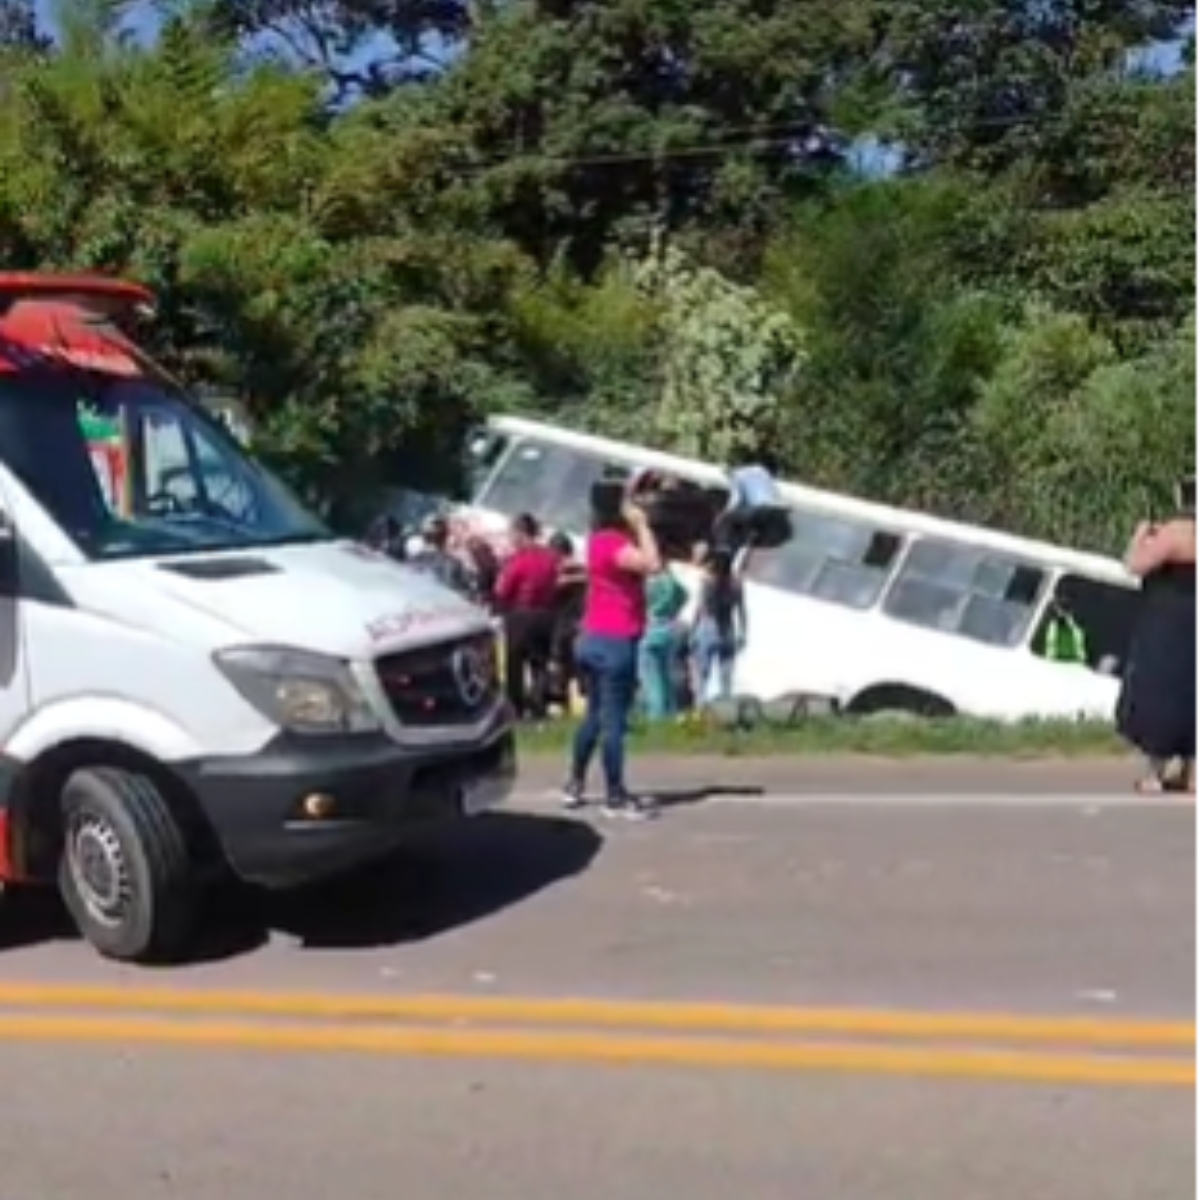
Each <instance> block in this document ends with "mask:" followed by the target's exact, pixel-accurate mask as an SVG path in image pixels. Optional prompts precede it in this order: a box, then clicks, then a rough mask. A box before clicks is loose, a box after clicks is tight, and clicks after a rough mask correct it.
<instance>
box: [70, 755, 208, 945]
mask: <svg viewBox="0 0 1200 1200" xmlns="http://www.w3.org/2000/svg"><path fill="white" fill-rule="evenodd" d="M62 817H63V825H62V828H63V841H62V851H61V854H60V857H59V869H58V884H59V890H60V892H61V893H62V898H63V902H64V904H65V905H66V907H67V909H68V911H69V912H70V914H71V917H72V918H73V920H74V921H75V924H76V925H77V926H78V928H79V932H80V933H81V934H82V935H83V937H84V938H85V939H86V940H87V941H88V942H90V943H91V945H92V946H93V948H94V949H95V950H96V951H98V952H99V953H100V954H102V955H103V956H104V957H105V958H112V959H116V960H118V961H121V962H152V961H163V960H169V959H174V958H177V957H180V956H181V955H182V954H184V953H185V952H186V949H187V946H188V944H189V942H190V937H191V934H192V932H193V930H194V928H195V923H196V918H197V915H198V906H199V900H198V895H197V888H196V880H195V873H194V871H193V866H192V862H191V857H190V855H189V852H188V845H187V839H186V836H185V834H184V831H183V829H182V828H181V826H180V824H179V821H178V820H177V819H176V817H175V814H174V813H173V812H172V810H171V806H170V805H169V803H168V802H167V800H166V798H165V797H164V796H163V794H162V792H161V791H160V790H159V788H158V787H157V785H156V784H155V783H154V781H153V780H151V779H149V778H147V777H146V776H144V775H138V774H133V773H132V772H129V771H125V770H121V769H119V768H115V767H96V768H90V769H86V770H81V771H76V772H75V773H74V774H73V775H72V776H71V777H70V778H69V779H68V780H67V782H66V785H65V786H64V788H63V793H62Z"/></svg>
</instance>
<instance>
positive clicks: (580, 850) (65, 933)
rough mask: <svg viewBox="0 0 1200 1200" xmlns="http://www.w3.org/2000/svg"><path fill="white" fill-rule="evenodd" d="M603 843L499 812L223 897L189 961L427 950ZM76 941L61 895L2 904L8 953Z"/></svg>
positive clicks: (563, 826)
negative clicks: (338, 865) (278, 940)
mask: <svg viewBox="0 0 1200 1200" xmlns="http://www.w3.org/2000/svg"><path fill="white" fill-rule="evenodd" d="M602 844H603V841H602V839H601V837H600V836H599V834H598V833H597V832H596V831H595V830H594V829H592V828H591V827H590V826H589V825H587V824H585V823H583V822H580V821H571V820H567V819H565V818H562V817H551V816H539V815H532V814H524V813H496V814H492V815H489V816H484V817H478V818H476V819H475V820H473V821H471V822H467V823H464V824H462V825H457V826H454V827H453V828H450V829H445V830H442V831H438V832H434V831H431V832H430V833H428V834H424V835H419V836H418V837H417V838H415V839H414V840H413V842H412V843H411V844H410V845H408V846H406V847H405V849H404V850H403V851H402V852H400V853H398V854H394V855H391V856H389V857H388V858H387V859H384V860H382V861H381V862H379V863H377V864H375V865H373V866H371V867H370V868H368V869H366V870H362V871H358V872H355V873H354V874H353V875H348V876H346V877H344V878H341V879H337V880H333V881H330V882H328V883H323V884H321V885H319V886H315V887H310V888H305V889H302V890H299V891H295V892H288V893H277V894H270V893H263V892H259V891H255V890H252V889H248V888H240V887H231V888H229V889H226V890H225V891H223V892H222V893H221V894H220V895H219V896H217V897H215V898H214V902H213V906H212V909H211V911H210V913H209V914H208V919H207V920H206V922H205V926H204V929H203V931H202V935H201V938H200V940H199V943H198V945H197V946H196V948H195V952H194V953H193V954H192V955H191V956H190V961H191V962H192V963H201V962H217V961H221V960H224V959H229V958H233V957H236V956H238V955H242V954H247V953H250V952H251V951H253V950H256V949H258V948H259V947H261V946H262V945H264V944H265V943H266V942H267V940H268V939H269V938H270V936H271V934H272V933H273V932H280V933H283V934H285V935H286V936H289V937H292V938H294V939H296V940H297V941H298V942H299V943H300V945H301V946H302V947H305V948H310V949H367V948H371V947H378V946H391V945H396V944H398V943H401V942H414V941H422V940H424V939H426V938H431V937H436V936H437V935H438V934H441V933H446V932H448V931H449V930H451V929H455V928H458V927H459V926H462V925H469V924H471V923H472V922H475V921H479V920H483V919H484V918H486V917H489V916H492V915H493V914H495V913H498V912H500V911H502V910H503V909H505V908H508V907H510V906H511V905H514V904H518V903H520V902H521V901H522V900H525V899H528V898H529V897H531V896H533V895H535V894H536V893H537V892H540V891H542V890H543V889H545V888H548V887H551V886H552V885H554V884H555V883H558V882H561V881H562V880H564V879H568V878H570V877H571V876H573V875H578V874H580V873H581V872H583V871H585V870H586V869H587V868H588V866H589V865H590V864H591V862H592V860H593V859H594V858H595V857H596V854H597V853H598V852H599V850H600V847H601V845H602ZM77 936H78V935H77V934H76V933H75V931H74V929H73V927H72V925H71V923H70V920H69V918H68V917H67V915H66V913H65V911H64V910H63V908H62V906H61V905H60V904H59V903H58V901H57V898H56V897H55V896H54V894H53V893H50V892H31V893H27V894H23V895H22V896H21V898H20V900H19V902H16V903H12V904H7V903H5V902H3V901H0V951H2V950H5V949H15V948H18V947H20V946H31V945H35V944H38V943H42V942H49V941H60V940H65V939H73V938H76V937H77Z"/></svg>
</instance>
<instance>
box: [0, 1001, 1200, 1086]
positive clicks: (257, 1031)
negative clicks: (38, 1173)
mask: <svg viewBox="0 0 1200 1200" xmlns="http://www.w3.org/2000/svg"><path fill="white" fill-rule="evenodd" d="M3 1040H11V1041H22V1042H32V1041H39V1042H52V1043H63V1042H75V1043H88V1042H91V1043H113V1042H119V1043H121V1044H123V1045H124V1046H126V1047H128V1046H131V1045H167V1046H193V1047H195V1046H207V1047H224V1048H236V1049H244V1050H265V1051H270V1050H275V1051H293V1052H294V1051H326V1052H330V1051H332V1052H342V1053H347V1052H352V1053H367V1054H376V1055H411V1056H433V1057H443V1058H502V1059H524V1060H535V1061H542V1062H554V1063H560V1064H572V1063H575V1064H578V1063H614V1064H618V1063H619V1064H626V1065H646V1066H650V1065H654V1066H678V1067H685V1066H686V1067H741V1068H753V1069H769V1070H785V1071H810V1072H835V1073H840V1074H853V1075H893V1076H898V1075H903V1076H910V1077H941V1078H958V1079H976V1080H995V1081H1013V1082H1026V1083H1056V1084H1076V1085H1084V1084H1107V1085H1140V1086H1143V1087H1195V1083H1196V1069H1195V1064H1194V1063H1193V1062H1186V1061H1179V1060H1174V1061H1173V1060H1168V1059H1153V1058H1151V1059H1145V1058H1144V1059H1121V1058H1099V1057H1094V1056H1086V1055H1053V1054H1020V1053H1015V1052H1012V1051H1009V1052H1005V1051H995V1050H993V1051H973V1050H958V1049H945V1048H934V1047H929V1048H922V1047H916V1046H907V1047H896V1046H890V1047H884V1046H861V1045H860V1046H855V1045H835V1044H817V1045H797V1044H794V1043H769V1042H745V1041H742V1042H739V1041H720V1040H715V1039H707V1040H706V1039H699V1038H669V1037H627V1036H619V1035H605V1034H588V1033H566V1032H552V1033H550V1032H547V1033H537V1032H530V1031H512V1030H465V1029H457V1030H454V1029H412V1028H408V1029H404V1028H395V1027H391V1028H387V1027H378V1026H375V1027H372V1026H363V1025H359V1026H329V1025H262V1024H255V1023H253V1022H246V1021H242V1022H238V1021H215V1020H190V1021H180V1020H170V1019H164V1018H161V1017H71V1016H50V1017H46V1016H11V1015H9V1016H0V1041H3Z"/></svg>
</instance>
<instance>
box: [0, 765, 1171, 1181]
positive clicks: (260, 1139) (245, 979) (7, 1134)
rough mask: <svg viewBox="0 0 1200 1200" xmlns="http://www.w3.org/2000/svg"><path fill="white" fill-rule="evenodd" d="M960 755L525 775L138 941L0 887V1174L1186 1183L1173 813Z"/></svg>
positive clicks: (1165, 806) (40, 1177)
mask: <svg viewBox="0 0 1200 1200" xmlns="http://www.w3.org/2000/svg"><path fill="white" fill-rule="evenodd" d="M782 782H783V784H785V785H786V783H787V781H786V779H785V780H783V781H782ZM1088 787H1094V783H1092V782H1091V781H1089V783H1088ZM994 788H995V781H994V778H993V781H992V783H991V784H990V786H984V784H983V782H980V783H979V784H978V785H977V786H975V787H974V788H970V789H968V788H964V789H963V793H964V794H963V796H962V798H961V800H960V799H959V798H957V797H956V796H955V794H954V793H952V792H949V791H946V790H942V791H940V792H937V789H931V792H930V794H928V795H924V796H923V795H921V794H911V795H910V796H909V798H908V799H904V798H899V797H897V796H894V795H893V796H886V797H880V798H878V799H877V800H873V799H872V798H870V797H867V796H863V795H856V796H855V795H850V796H844V797H841V798H833V797H830V798H826V797H825V796H824V795H822V794H819V793H812V792H810V791H809V790H808V789H807V788H806V787H805V786H804V785H803V784H802V783H800V782H797V784H796V785H794V787H793V788H792V789H791V791H790V792H788V795H787V798H785V799H782V800H780V801H778V802H776V801H772V800H764V799H759V798H756V797H754V796H752V795H747V796H744V797H742V798H740V799H729V800H720V799H718V800H716V801H708V802H704V803H678V804H674V805H671V806H670V807H669V808H668V809H667V811H666V812H664V814H663V817H662V819H661V820H659V821H657V822H654V823H652V824H648V825H638V826H625V825H617V826H611V825H606V824H603V825H602V824H601V823H600V822H598V821H596V820H594V819H593V818H591V817H590V816H584V817H582V818H568V817H565V816H563V815H561V814H558V813H557V812H554V811H553V810H552V808H551V806H550V804H549V802H548V799H547V797H545V796H544V795H542V794H541V792H540V791H539V788H538V787H534V786H532V785H530V786H529V788H528V790H529V792H530V794H529V796H528V797H526V798H525V800H524V801H523V803H522V805H521V806H520V807H521V811H514V812H512V813H509V814H505V815H503V816H495V817H492V818H489V819H487V820H486V821H481V822H479V823H477V824H476V825H475V826H474V827H473V828H471V829H470V830H467V831H465V832H464V833H463V834H462V835H460V836H459V837H457V838H455V839H445V838H443V839H439V840H438V841H437V842H430V843H429V844H427V845H422V846H419V847H415V848H414V850H413V852H412V853H411V854H410V855H407V856H405V857H404V858H403V859H401V860H399V861H397V862H396V863H393V864H389V865H388V866H387V867H385V868H381V869H380V870H378V871H376V872H373V873H372V874H371V875H369V876H367V877H363V878H360V879H358V880H356V881H353V882H351V883H347V884H343V885H340V886H338V887H336V888H329V889H324V890H323V891H322V892H320V893H317V894H313V895H309V896H305V897H302V898H298V899H293V900H291V901H289V902H286V903H281V902H278V901H276V902H273V903H266V902H254V903H253V905H252V906H250V907H247V904H246V901H245V900H244V899H239V901H238V905H237V909H238V911H237V912H236V913H232V912H231V913H230V914H228V916H229V918H230V919H227V920H224V921H222V922H220V923H219V924H218V927H217V928H216V929H215V930H214V936H213V937H212V938H211V939H210V944H209V945H208V946H207V947H206V957H207V961H204V962H201V963H198V964H197V965H195V966H192V967H188V968H186V969H182V970H180V969H175V970H172V971H170V972H147V971H134V970H131V969H122V968H117V967H114V966H112V965H109V964H104V963H101V962H99V961H98V960H97V959H95V958H94V957H93V956H92V954H91V952H90V951H89V950H87V949H86V948H85V947H82V946H80V945H78V944H77V943H74V942H72V941H70V940H68V939H66V938H63V937H59V936H58V935H59V930H58V927H57V925H56V923H55V922H54V921H53V920H52V919H51V917H52V914H48V915H47V920H46V921H45V922H44V923H40V924H39V923H34V922H31V921H30V920H29V919H27V918H23V919H22V922H21V923H20V927H11V926H10V927H5V928H4V934H5V936H6V937H7V939H8V941H9V943H10V944H9V948H8V949H7V950H6V952H5V954H4V955H3V957H2V958H0V1041H2V1046H0V1055H2V1056H3V1057H2V1061H3V1073H2V1075H0V1078H2V1079H3V1080H4V1081H5V1085H6V1087H7V1088H8V1095H7V1096H6V1099H5V1102H4V1110H3V1111H4V1115H5V1121H4V1122H3V1123H2V1124H0V1150H2V1151H3V1152H4V1161H5V1164H6V1165H5V1171H4V1176H3V1179H4V1184H3V1187H0V1196H2V1197H3V1200H10V1197H11V1198H12V1200H19V1198H20V1197H27V1196H36V1197H38V1198H39V1200H60V1198H62V1200H73V1198H74V1197H76V1196H78V1197H87V1200H108V1198H109V1197H111V1198H112V1200H118V1198H120V1200H128V1197H130V1196H136V1197H138V1200H151V1198H154V1197H158V1196H162V1197H168V1196H170V1197H187V1198H188V1200H210V1198H211V1200H241V1198H242V1197H245V1198H246V1200H261V1197H263V1196H264V1195H269V1194H271V1193H272V1192H273V1191H274V1192H276V1193H280V1194H282V1190H283V1189H287V1192H288V1194H289V1196H290V1197H291V1198H294V1200H324V1198H325V1197H333V1196H340V1195H343V1194H347V1195H352V1196H354V1197H357V1198H361V1200H374V1198H375V1197H380V1198H383V1197H389V1198H391V1197H403V1200H447V1198H452V1197H455V1196H465V1195H468V1194H478V1195H481V1196H483V1195H486V1196H487V1198H488V1200H505V1198H507V1197H510V1196H511V1197H514V1198H516V1197H521V1198H522V1200H552V1198H553V1200H560V1198H561V1197H562V1196H564V1195H570V1196H572V1197H574V1198H575V1200H665V1198H667V1197H671V1196H675V1195H679V1196H684V1195H687V1196H689V1197H692V1198H697V1200H728V1198H729V1197H732V1196H742V1197H745V1198H746V1200H776V1198H778V1200H796V1198H797V1197H798V1196H803V1197H804V1198H805V1200H810V1198H811V1200H840V1198H841V1197H846V1198H847V1200H885V1198H886V1200H893V1198H896V1197H909V1196H920V1197H922V1198H923V1200H926V1198H928V1200H967V1198H969V1200H989V1198H990V1197H993V1196H994V1197H997V1198H999V1197H1003V1198H1004V1200H1012V1197H1021V1200H1037V1198H1039V1197H1047V1198H1052V1200H1075V1198H1076V1197H1078V1198H1079V1200H1084V1198H1085V1197H1086V1198H1087V1200H1108V1198H1109V1197H1111V1198H1112V1200H1129V1198H1130V1197H1133V1196H1136V1197H1137V1198H1138V1200H1155V1198H1156V1197H1163V1198H1164V1200H1176V1198H1177V1197H1181V1196H1183V1195H1190V1194H1191V1192H1190V1191H1186V1190H1185V1189H1189V1188H1192V1187H1193V1186H1194V1182H1193V1180H1194V1156H1195V1149H1194V1099H1193V1088H1192V1083H1193V1077H1194V1071H1193V1065H1192V1054H1193V1047H1192V1042H1193V1039H1194V1032H1193V1018H1194V961H1193V947H1194V895H1195V893H1194V845H1195V836H1194V814H1193V810H1192V808H1191V807H1190V805H1185V804H1179V803H1177V802H1166V803H1138V804H1135V803H1130V802H1128V801H1127V800H1125V799H1124V798H1122V797H1120V796H1119V795H1117V794H1116V791H1115V789H1113V792H1112V793H1111V794H1110V793H1108V792H1106V793H1104V794H1100V793H1096V794H1087V793H1086V792H1085V791H1084V790H1083V788H1082V785H1080V786H1077V787H1076V788H1075V789H1073V790H1074V791H1075V793H1076V794H1074V795H1066V794H1064V795H1060V796H1058V797H1055V798H1046V797H1038V796H1037V795H1035V794H1033V793H1032V792H1030V791H1029V790H1028V789H1026V790H1025V791H1024V793H1023V794H1022V795H1021V796H1019V797H1016V798H1015V800H1014V801H1011V802H1005V801H1002V800H1000V799H992V798H988V796H987V793H988V792H989V791H991V790H994ZM773 790H775V791H777V792H779V791H781V790H782V789H781V784H780V781H779V780H774V781H773ZM822 790H825V789H822ZM829 790H834V789H829ZM1063 790H1064V791H1069V790H1072V789H1066V788H1064V789H1063ZM935 792H936V793H937V794H936V795H935V794H934V793H935ZM968 792H969V793H971V794H970V795H968V794H967V793H968ZM676 798H677V799H681V800H682V799H694V798H695V797H694V796H690V797H689V796H686V795H684V793H683V789H680V790H679V794H678V795H677V796H676ZM2 913H3V910H2V909H0V915H2Z"/></svg>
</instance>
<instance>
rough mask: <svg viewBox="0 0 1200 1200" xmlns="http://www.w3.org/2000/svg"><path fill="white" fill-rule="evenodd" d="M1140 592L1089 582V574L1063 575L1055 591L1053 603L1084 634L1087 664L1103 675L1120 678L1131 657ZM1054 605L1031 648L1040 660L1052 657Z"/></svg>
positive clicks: (1115, 584) (1040, 623) (1114, 585)
mask: <svg viewBox="0 0 1200 1200" xmlns="http://www.w3.org/2000/svg"><path fill="white" fill-rule="evenodd" d="M1140 595H1141V594H1140V593H1139V592H1138V590H1137V589H1136V588H1133V587H1123V586H1121V585H1120V584H1117V583H1107V582H1102V581H1101V580H1099V579H1090V578H1088V577H1087V576H1086V575H1063V576H1062V577H1061V578H1060V579H1059V581H1058V583H1057V584H1056V585H1055V588H1054V600H1055V601H1057V602H1058V604H1059V606H1060V607H1061V610H1062V612H1063V613H1064V614H1065V615H1066V616H1068V617H1070V618H1071V619H1072V620H1074V621H1075V622H1076V623H1077V624H1078V625H1079V627H1080V629H1081V630H1082V631H1083V639H1084V649H1085V650H1086V652H1087V663H1088V666H1089V667H1091V669H1092V670H1093V671H1098V672H1100V673H1101V674H1102V675H1120V674H1122V672H1123V671H1124V669H1125V663H1126V661H1127V660H1128V657H1129V647H1130V644H1131V643H1132V641H1133V630H1134V625H1135V623H1136V621H1137V612H1138V604H1139V602H1140ZM1054 616H1055V611H1054V605H1053V604H1050V605H1047V607H1046V611H1045V613H1044V614H1043V615H1042V619H1041V621H1040V622H1039V623H1038V628H1037V631H1036V632H1035V633H1034V635H1033V640H1032V643H1031V645H1032V649H1033V652H1034V653H1035V654H1037V655H1038V656H1039V657H1042V658H1046V657H1048V656H1049V634H1050V625H1051V622H1052V621H1053V619H1054Z"/></svg>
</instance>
